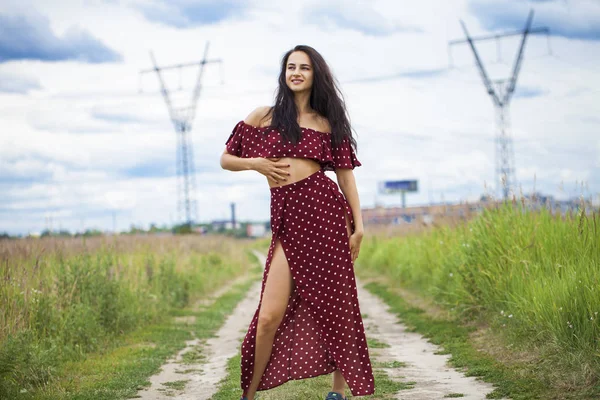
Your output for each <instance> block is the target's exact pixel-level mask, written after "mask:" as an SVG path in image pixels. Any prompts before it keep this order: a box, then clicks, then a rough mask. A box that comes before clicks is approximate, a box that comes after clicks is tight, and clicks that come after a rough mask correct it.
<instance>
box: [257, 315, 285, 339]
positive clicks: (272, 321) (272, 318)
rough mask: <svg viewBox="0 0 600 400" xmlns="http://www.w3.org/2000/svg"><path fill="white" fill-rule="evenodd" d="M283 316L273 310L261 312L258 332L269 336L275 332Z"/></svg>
mask: <svg viewBox="0 0 600 400" xmlns="http://www.w3.org/2000/svg"><path fill="white" fill-rule="evenodd" d="M281 319H282V316H281V315H277V314H275V313H271V312H260V313H259V315H258V326H257V334H258V335H265V336H269V335H272V334H274V333H275V331H276V330H277V328H278V327H279V324H280V323H281Z"/></svg>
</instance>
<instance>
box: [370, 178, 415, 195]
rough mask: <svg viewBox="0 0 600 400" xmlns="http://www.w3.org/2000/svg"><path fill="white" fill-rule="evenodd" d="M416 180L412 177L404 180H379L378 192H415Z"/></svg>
mask: <svg viewBox="0 0 600 400" xmlns="http://www.w3.org/2000/svg"><path fill="white" fill-rule="evenodd" d="M417 182H418V181H417V180H414V179H411V180H404V181H383V182H379V192H380V193H383V194H389V193H401V192H417V191H418V190H419V189H418V184H417Z"/></svg>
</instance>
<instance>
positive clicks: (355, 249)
mask: <svg viewBox="0 0 600 400" xmlns="http://www.w3.org/2000/svg"><path fill="white" fill-rule="evenodd" d="M362 238H363V232H362V231H354V233H353V234H352V235H350V255H351V257H352V262H354V260H356V259H357V258H358V253H359V251H360V242H362Z"/></svg>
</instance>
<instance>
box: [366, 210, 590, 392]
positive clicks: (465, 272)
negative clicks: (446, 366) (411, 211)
mask: <svg viewBox="0 0 600 400" xmlns="http://www.w3.org/2000/svg"><path fill="white" fill-rule="evenodd" d="M356 270H357V274H358V275H359V276H360V277H361V278H363V280H371V281H375V283H373V284H372V285H370V286H369V287H368V288H369V289H370V290H372V291H373V292H375V293H376V294H378V295H380V296H381V297H382V298H383V299H384V300H385V301H386V302H387V303H388V304H390V305H391V306H392V308H393V309H395V311H396V312H397V313H398V315H399V316H400V317H401V318H402V319H405V320H407V321H410V324H411V325H412V326H413V327H415V329H416V330H418V331H419V332H422V333H425V334H426V335H428V336H429V337H432V338H434V340H435V341H436V342H437V343H438V344H443V345H445V348H446V350H447V351H448V352H451V353H452V354H453V358H454V361H455V363H456V365H459V366H461V367H465V368H471V369H472V370H471V372H470V373H472V374H476V375H481V376H484V377H485V376H487V378H488V379H486V380H490V381H494V382H495V383H499V384H501V385H502V387H503V393H502V394H503V395H507V396H511V397H513V398H544V399H550V398H555V399H567V398H570V399H583V398H598V397H600V381H599V380H600V323H599V319H598V318H599V317H600V316H599V315H598V312H599V311H600V293H599V292H600V215H598V214H597V213H593V212H592V213H589V212H588V213H586V212H585V211H583V212H579V213H578V214H576V215H571V214H569V215H567V216H566V217H564V218H563V217H560V216H553V215H552V214H551V213H550V212H549V211H548V210H545V209H542V210H541V211H539V212H530V211H525V210H524V209H523V207H522V206H521V204H512V205H511V204H510V203H508V204H505V205H504V206H502V207H500V208H498V209H489V210H485V211H484V212H483V213H482V215H480V216H478V217H476V218H474V219H473V220H472V221H470V222H469V223H465V224H463V225H459V226H455V227H438V228H436V229H431V230H428V231H424V232H421V233H419V234H412V235H407V236H403V237H381V236H369V235H368V234H367V236H366V239H365V240H364V241H363V244H362V246H361V255H360V257H359V259H358V260H357V263H356ZM407 302H408V303H407ZM415 307H416V308H415ZM411 309H412V310H413V311H414V310H417V312H414V313H411V312H410V310H411ZM423 311H426V312H425V313H423ZM457 324H460V325H461V328H460V329H462V330H461V331H460V332H458V331H456V329H459V328H457ZM463 328H464V329H463ZM453 329H454V330H453ZM458 344H460V346H458ZM453 345H455V346H453ZM483 359H486V360H487V361H486V363H485V364H481V365H479V364H477V363H478V362H479V361H481V360H483ZM478 368H479V370H477V369H478ZM502 371H504V372H503V373H501V374H499V373H500V372H502ZM521 378H524V380H522V379H521ZM497 394H498V395H499V392H498V393H497ZM538 395H539V396H540V397H537V396H538Z"/></svg>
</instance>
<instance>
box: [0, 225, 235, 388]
mask: <svg viewBox="0 0 600 400" xmlns="http://www.w3.org/2000/svg"><path fill="white" fill-rule="evenodd" d="M236 243H237V244H236ZM0 256H1V258H0V261H1V264H0V280H1V285H0V398H13V397H14V396H15V394H16V393H18V392H19V391H22V390H26V391H31V390H35V389H36V388H39V387H42V386H44V385H46V384H47V383H48V382H49V381H50V380H51V379H52V377H53V375H54V374H55V372H56V371H57V368H58V366H59V365H61V364H63V363H65V362H67V361H77V360H81V359H83V358H85V357H86V355H88V354H90V353H92V352H102V351H105V350H107V349H109V348H111V346H113V345H115V344H116V343H117V341H118V338H119V336H120V335H122V334H124V333H127V332H131V331H132V330H134V329H136V328H139V327H140V326H144V325H145V324H149V323H155V322H158V321H161V319H162V318H164V317H165V316H167V315H168V314H169V311H170V310H172V309H174V308H181V307H185V306H186V305H188V304H189V303H190V302H191V301H193V300H194V299H198V298H201V297H203V296H205V295H206V294H208V293H209V292H211V291H213V290H215V289H216V288H218V287H219V286H221V285H223V284H224V283H225V282H227V281H228V280H230V279H231V278H233V277H235V276H236V275H240V274H243V273H244V272H245V270H246V265H247V263H246V262H244V257H245V254H244V251H243V249H242V248H241V247H240V246H239V241H238V242H235V241H234V240H233V239H226V240H223V238H220V239H211V238H199V237H165V238H151V237H138V238H114V239H102V238H95V239H92V240H90V239H87V240H81V239H80V240H62V241H60V240H56V239H49V240H19V241H0Z"/></svg>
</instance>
